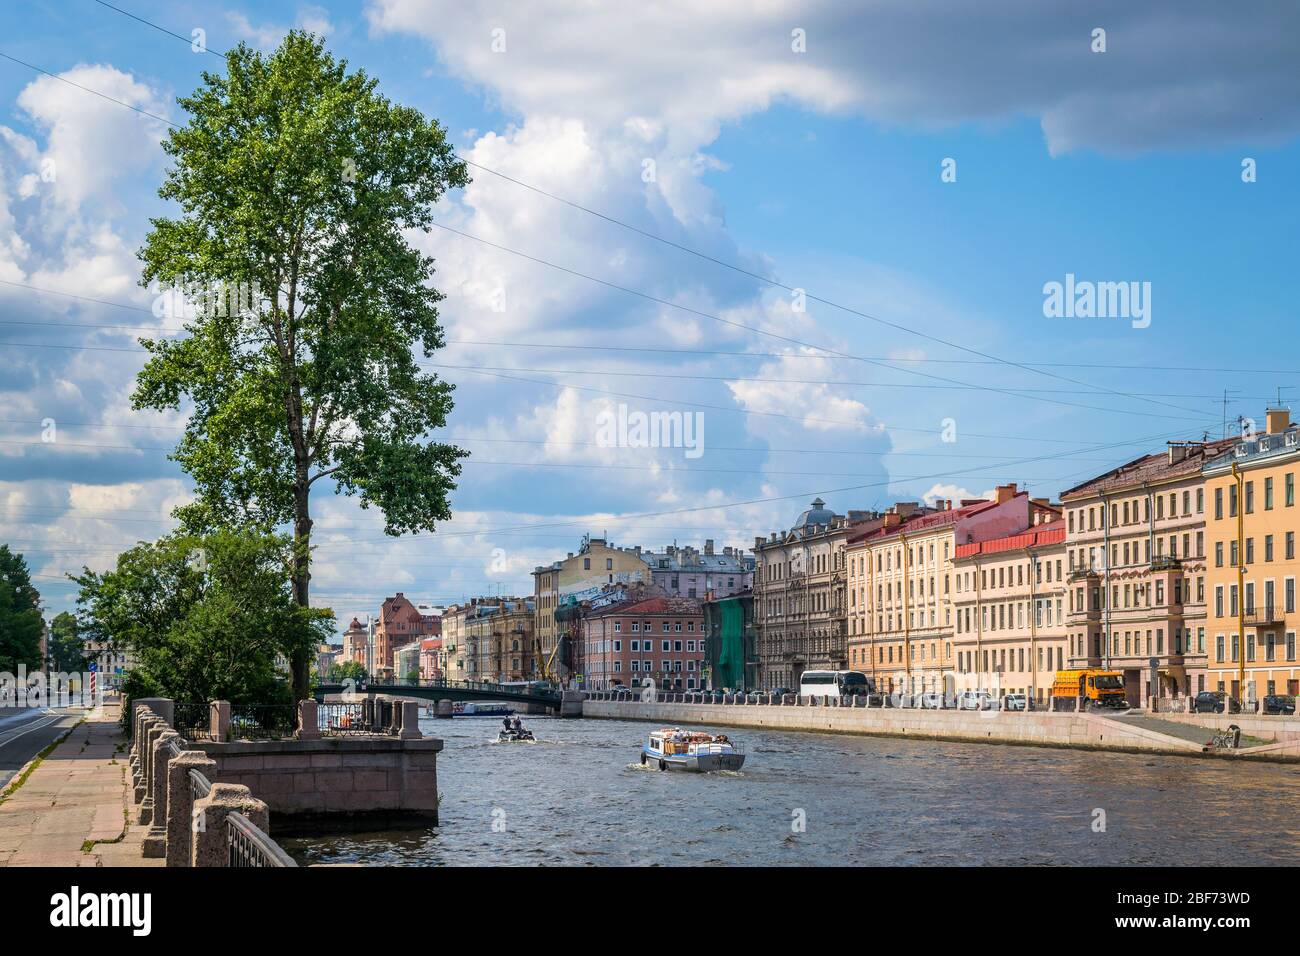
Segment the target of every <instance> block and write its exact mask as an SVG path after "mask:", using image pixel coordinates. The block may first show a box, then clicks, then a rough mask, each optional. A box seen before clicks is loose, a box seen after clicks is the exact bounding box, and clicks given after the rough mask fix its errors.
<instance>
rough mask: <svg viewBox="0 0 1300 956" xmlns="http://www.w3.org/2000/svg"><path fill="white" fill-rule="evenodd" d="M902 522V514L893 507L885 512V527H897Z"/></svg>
mask: <svg viewBox="0 0 1300 956" xmlns="http://www.w3.org/2000/svg"><path fill="white" fill-rule="evenodd" d="M902 523H903V516H902V515H900V514H899V513H898V511H897V509H895V508H890V509H889V510H888V511H886V512H885V528H887V529H888V528H897V527H898V526H899V525H901V524H902Z"/></svg>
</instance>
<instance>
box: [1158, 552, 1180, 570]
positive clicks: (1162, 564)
mask: <svg viewBox="0 0 1300 956" xmlns="http://www.w3.org/2000/svg"><path fill="white" fill-rule="evenodd" d="M1182 566H1183V562H1182V561H1181V560H1179V559H1178V558H1176V557H1174V556H1173V555H1172V554H1157V555H1156V556H1155V557H1154V558H1152V559H1151V570H1152V571H1177V570H1178V569H1179V568H1181V567H1182Z"/></svg>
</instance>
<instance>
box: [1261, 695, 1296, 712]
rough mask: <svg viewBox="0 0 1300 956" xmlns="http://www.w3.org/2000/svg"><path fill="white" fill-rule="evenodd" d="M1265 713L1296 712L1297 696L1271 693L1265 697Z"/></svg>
mask: <svg viewBox="0 0 1300 956" xmlns="http://www.w3.org/2000/svg"><path fill="white" fill-rule="evenodd" d="M1264 713H1266V714H1294V713H1295V698H1294V697H1292V696H1291V695H1290V694H1269V695H1268V696H1267V697H1265V698H1264Z"/></svg>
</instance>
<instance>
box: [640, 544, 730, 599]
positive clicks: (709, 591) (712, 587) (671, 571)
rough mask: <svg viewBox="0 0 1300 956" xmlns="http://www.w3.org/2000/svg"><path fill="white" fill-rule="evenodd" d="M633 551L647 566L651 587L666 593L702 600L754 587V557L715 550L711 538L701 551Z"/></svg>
mask: <svg viewBox="0 0 1300 956" xmlns="http://www.w3.org/2000/svg"><path fill="white" fill-rule="evenodd" d="M633 551H634V552H635V553H636V554H639V555H640V556H641V557H642V559H644V561H645V562H646V564H648V565H649V566H650V572H651V575H652V576H653V581H654V584H655V585H656V586H657V587H659V588H661V589H662V590H663V592H664V593H665V594H671V595H674V596H677V597H685V598H697V599H699V600H701V601H703V600H709V599H711V598H720V597H730V596H731V595H733V594H740V593H742V592H744V591H748V590H750V589H751V588H752V587H753V584H754V558H753V556H752V555H746V554H745V551H744V549H743V548H733V547H731V546H730V545H728V546H726V547H724V548H723V549H722V550H721V551H715V549H714V546H713V539H712V538H709V539H707V540H705V542H704V549H703V550H700V549H699V548H693V547H691V546H689V545H686V546H683V547H678V546H677V545H675V544H670V545H668V547H666V548H664V549H663V550H662V551H642V550H641V549H640V548H634V549H633Z"/></svg>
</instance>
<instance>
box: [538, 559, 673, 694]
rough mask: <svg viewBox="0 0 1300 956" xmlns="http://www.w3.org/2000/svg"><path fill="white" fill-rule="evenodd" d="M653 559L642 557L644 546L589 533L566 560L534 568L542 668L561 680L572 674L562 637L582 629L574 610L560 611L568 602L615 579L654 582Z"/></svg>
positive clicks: (576, 601)
mask: <svg viewBox="0 0 1300 956" xmlns="http://www.w3.org/2000/svg"><path fill="white" fill-rule="evenodd" d="M652 577H653V576H652V574H651V571H650V565H649V564H648V563H646V561H645V559H644V558H642V557H641V549H640V548H639V547H637V548H617V547H615V546H614V545H613V544H612V543H611V542H609V541H607V540H606V539H604V538H593V537H591V535H584V536H583V538H582V542H581V543H580V545H579V547H578V552H577V554H574V553H573V552H569V554H568V556H567V557H566V558H565V559H564V560H563V561H555V562H553V563H552V564H549V565H546V566H540V565H539V566H538V567H536V568H534V569H533V606H534V619H533V640H534V647H533V649H532V653H533V656H534V658H535V659H536V661H537V666H538V671H539V672H540V673H542V674H543V675H550V676H553V677H555V678H557V679H560V680H565V679H567V677H568V676H569V675H568V674H567V673H561V671H565V670H567V668H565V667H563V666H562V665H560V663H559V662H560V661H561V660H562V659H564V658H565V657H566V656H568V655H566V654H561V653H560V642H561V639H562V638H567V640H568V641H569V642H570V643H571V642H572V641H573V640H575V639H576V636H577V633H576V630H574V628H573V626H572V622H573V621H574V620H576V618H575V617H574V616H573V615H572V614H568V613H566V614H563V615H560V616H559V617H557V616H556V615H557V612H558V611H560V610H561V608H562V606H564V605H577V604H579V603H581V602H582V601H584V600H589V599H590V598H593V597H595V596H596V595H598V594H599V593H600V592H601V589H602V588H605V587H608V586H609V585H611V584H623V585H635V584H650V583H651V582H652Z"/></svg>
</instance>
